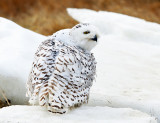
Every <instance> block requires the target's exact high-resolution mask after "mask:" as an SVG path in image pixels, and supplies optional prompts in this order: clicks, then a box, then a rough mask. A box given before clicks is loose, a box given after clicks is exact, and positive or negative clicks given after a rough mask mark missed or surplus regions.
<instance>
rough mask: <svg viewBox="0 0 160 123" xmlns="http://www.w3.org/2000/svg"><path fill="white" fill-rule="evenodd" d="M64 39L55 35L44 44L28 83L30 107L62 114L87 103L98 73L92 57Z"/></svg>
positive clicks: (35, 60)
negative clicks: (45, 108) (36, 106)
mask: <svg viewBox="0 0 160 123" xmlns="http://www.w3.org/2000/svg"><path fill="white" fill-rule="evenodd" d="M60 33H61V32H60ZM62 35H63V33H61V35H60V38H59V37H58V33H56V34H54V35H53V36H52V37H50V38H49V39H48V40H46V41H44V42H42V43H41V45H40V46H39V48H38V50H37V52H36V53H35V59H34V62H33V65H32V70H31V72H30V75H29V79H28V82H27V89H28V92H27V95H28V96H29V97H30V100H29V102H30V103H31V104H33V105H37V104H38V105H41V106H46V107H47V109H48V111H51V112H53V113H60V114H63V113H65V112H66V111H67V110H68V108H71V107H74V106H79V105H81V104H83V103H87V102H88V98H89V91H90V88H91V86H92V83H93V80H94V79H95V73H96V61H95V58H94V56H93V54H92V53H90V51H88V50H86V49H82V48H81V47H79V46H76V45H74V43H73V44H70V43H66V42H65V41H62V39H63V38H61V36H62ZM64 35H66V33H64ZM69 35H70V34H69ZM62 37H63V36H62ZM63 40H64V39H63ZM71 40H72V39H71ZM70 42H72V41H70Z"/></svg>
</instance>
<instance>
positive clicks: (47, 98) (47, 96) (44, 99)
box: [39, 89, 68, 114]
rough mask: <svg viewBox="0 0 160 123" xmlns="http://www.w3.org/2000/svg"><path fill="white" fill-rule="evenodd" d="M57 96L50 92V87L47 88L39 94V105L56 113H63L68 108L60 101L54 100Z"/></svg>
mask: <svg viewBox="0 0 160 123" xmlns="http://www.w3.org/2000/svg"><path fill="white" fill-rule="evenodd" d="M56 98H57V97H56V96H55V95H54V93H53V92H51V90H50V89H47V90H45V91H43V93H42V92H41V93H40V94H39V105H41V106H46V108H47V110H48V111H49V112H52V113H56V114H64V113H66V112H67V111H68V110H67V109H68V108H65V107H64V105H63V104H62V103H61V102H58V101H56V100H57V99H56Z"/></svg>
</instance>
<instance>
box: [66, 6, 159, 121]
mask: <svg viewBox="0 0 160 123" xmlns="http://www.w3.org/2000/svg"><path fill="white" fill-rule="evenodd" d="M68 13H69V14H70V15H71V16H72V17H73V18H74V19H76V20H77V21H79V22H89V23H92V24H94V25H95V26H97V27H98V28H99V30H100V31H101V33H102V35H101V38H100V40H99V45H98V46H97V47H96V48H95V49H94V54H95V57H96V60H97V63H98V65H97V79H96V83H94V85H93V88H91V98H90V101H91V102H92V104H91V105H96V104H101V105H108V106H112V107H130V108H134V109H138V110H141V111H143V112H147V113H148V114H150V115H152V116H155V117H157V118H158V119H159V122H160V108H158V107H160V96H159V95H160V81H159V80H160V45H159V44H160V25H159V24H156V23H151V22H147V21H144V20H142V19H138V18H134V17H129V16H127V15H122V14H117V13H113V12H103V11H100V12H96V11H92V10H87V9H68ZM98 100H101V101H98ZM94 101H95V103H94Z"/></svg>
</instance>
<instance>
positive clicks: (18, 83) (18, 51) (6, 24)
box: [0, 18, 46, 104]
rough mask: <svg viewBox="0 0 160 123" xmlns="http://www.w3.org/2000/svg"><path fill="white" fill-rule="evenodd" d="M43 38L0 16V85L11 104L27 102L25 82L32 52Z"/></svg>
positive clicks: (31, 59)
mask: <svg viewBox="0 0 160 123" xmlns="http://www.w3.org/2000/svg"><path fill="white" fill-rule="evenodd" d="M45 38H46V37H45V36H42V35H40V34H37V33H34V32H32V31H30V30H27V29H24V28H22V27H20V26H19V25H17V24H15V23H14V22H12V21H10V20H7V19H4V18H0V87H1V89H2V90H3V91H5V95H6V97H7V98H8V99H10V100H11V101H12V104H27V103H28V99H27V98H25V93H26V86H25V83H26V82H27V78H28V76H29V71H30V69H31V65H32V61H33V57H34V53H35V51H36V49H37V47H38V45H39V43H40V42H41V41H42V40H44V39H45ZM0 97H2V95H0ZM0 99H1V98H0Z"/></svg>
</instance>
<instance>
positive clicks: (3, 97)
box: [0, 87, 10, 108]
mask: <svg viewBox="0 0 160 123" xmlns="http://www.w3.org/2000/svg"><path fill="white" fill-rule="evenodd" d="M0 97H2V99H3V100H5V102H4V101H2V99H1V98H0V108H2V107H5V106H10V102H9V100H8V99H7V97H6V95H5V92H4V91H3V90H2V89H1V87H0Z"/></svg>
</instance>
